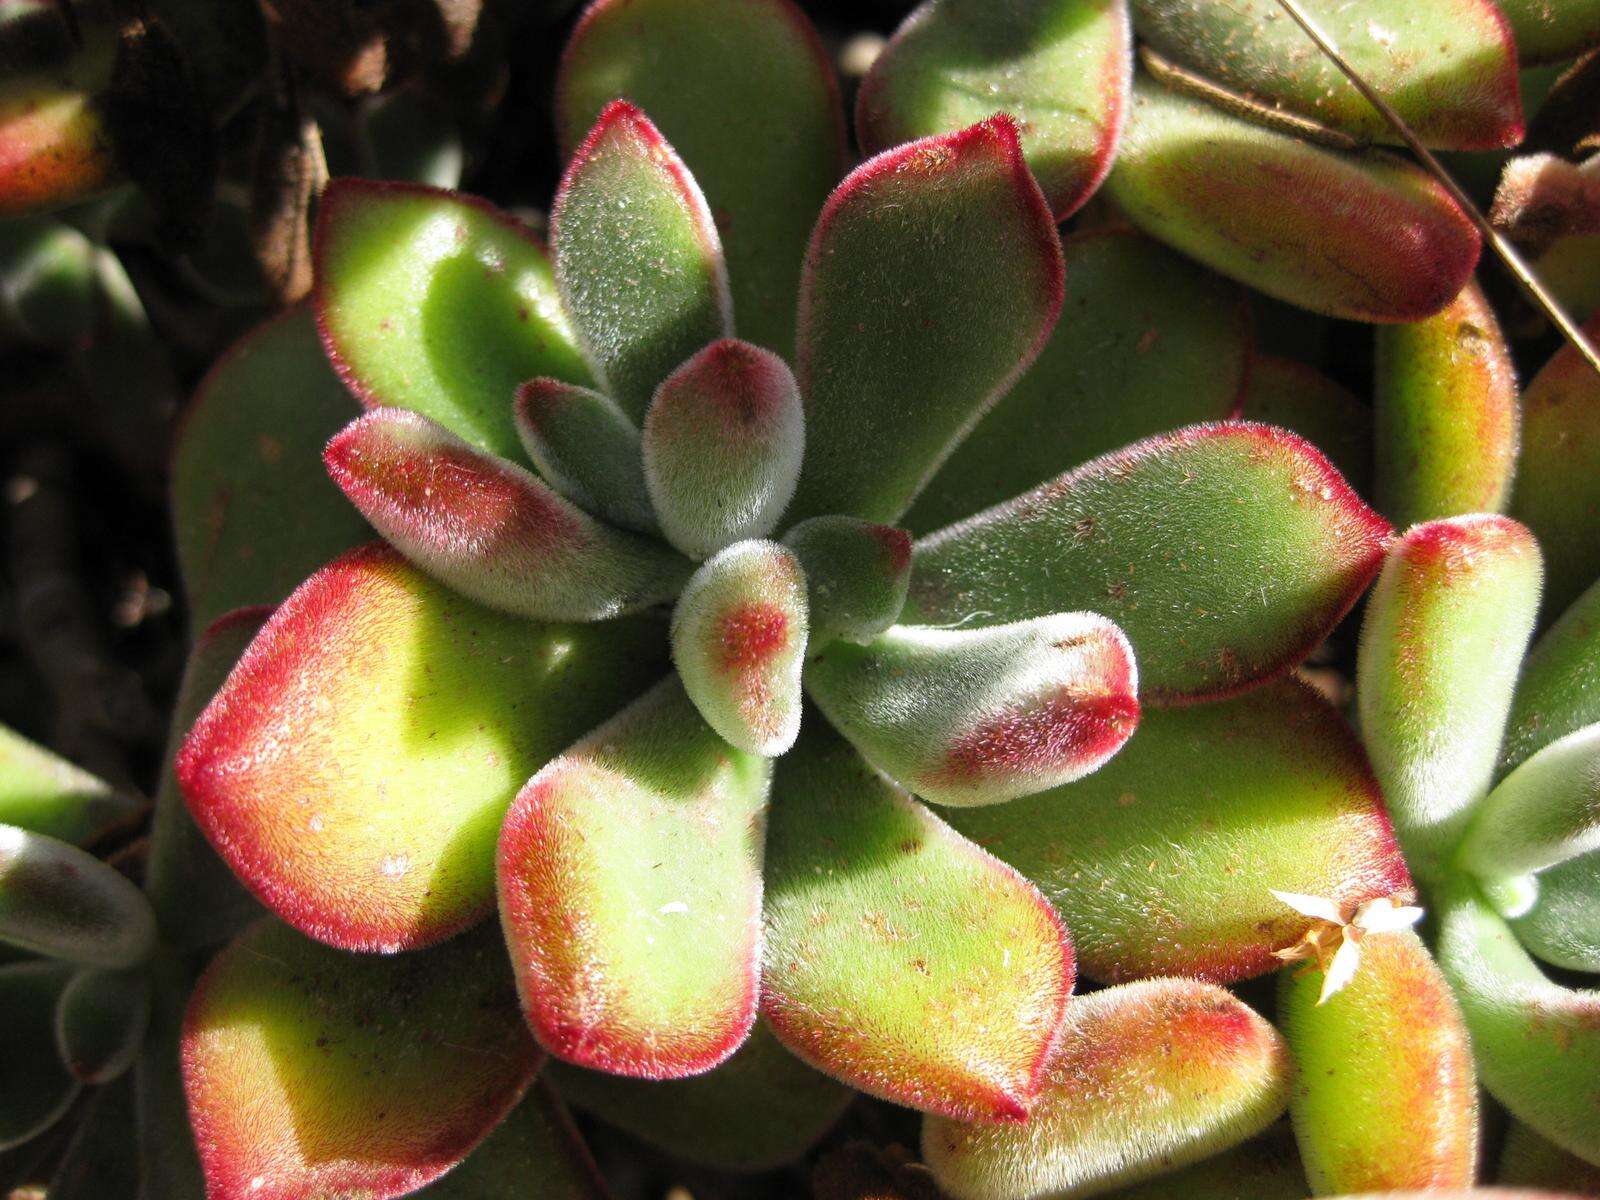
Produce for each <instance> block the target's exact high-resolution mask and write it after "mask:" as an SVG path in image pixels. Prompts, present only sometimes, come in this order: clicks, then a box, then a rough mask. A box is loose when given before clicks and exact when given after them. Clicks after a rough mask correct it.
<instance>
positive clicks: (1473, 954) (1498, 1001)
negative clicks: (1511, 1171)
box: [1436, 879, 1600, 1163]
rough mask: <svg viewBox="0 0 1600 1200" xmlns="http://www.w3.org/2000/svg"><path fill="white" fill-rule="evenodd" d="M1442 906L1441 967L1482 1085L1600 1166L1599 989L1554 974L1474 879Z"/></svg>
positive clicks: (1453, 884) (1445, 896)
mask: <svg viewBox="0 0 1600 1200" xmlns="http://www.w3.org/2000/svg"><path fill="white" fill-rule="evenodd" d="M1437 903H1438V912H1439V939H1438V945H1437V948H1436V953H1437V954H1438V958H1439V966H1440V967H1441V968H1443V970H1444V973H1445V976H1446V977H1447V978H1448V979H1449V980H1450V983H1451V986H1453V987H1454V988H1455V990H1456V998H1457V999H1458V1000H1459V1001H1460V1002H1461V1011H1462V1013H1463V1015H1464V1016H1465V1017H1466V1020H1467V1028H1468V1029H1469V1030H1470V1031H1471V1033H1472V1047H1473V1054H1474V1056H1475V1057H1476V1059H1477V1063H1478V1076H1479V1078H1480V1079H1481V1080H1482V1081H1483V1086H1484V1087H1485V1088H1487V1089H1488V1091H1489V1094H1490V1095H1491V1096H1493V1097H1494V1098H1495V1099H1496V1100H1498V1101H1499V1102H1500V1103H1501V1104H1503V1105H1505V1107H1506V1108H1507V1109H1509V1110H1510V1112H1511V1115H1512V1116H1514V1117H1516V1118H1517V1119H1518V1120H1521V1121H1524V1122H1526V1123H1527V1124H1528V1125H1531V1126H1532V1127H1533V1128H1534V1129H1535V1130H1537V1131H1538V1132H1539V1133H1540V1134H1542V1135H1543V1136H1545V1137H1547V1138H1549V1139H1550V1140H1551V1141H1552V1142H1555V1143H1556V1144H1557V1145H1558V1146H1561V1147H1562V1148H1563V1149H1565V1150H1569V1151H1571V1152H1572V1153H1574V1154H1577V1155H1579V1156H1580V1157H1582V1158H1585V1159H1587V1160H1589V1161H1590V1162H1596V1163H1600V1091H1597V1090H1596V1089H1595V1080H1596V1078H1600V991H1596V990H1592V989H1591V990H1577V989H1574V988H1567V987H1562V986H1561V985H1559V984H1556V983H1553V982H1551V981H1550V980H1549V979H1547V978H1546V977H1545V975H1544V974H1543V972H1541V971H1540V970H1539V968H1538V967H1537V966H1536V965H1535V964H1534V962H1533V959H1531V958H1529V957H1528V953H1527V951H1525V950H1524V949H1523V948H1522V947H1521V946H1520V945H1518V944H1517V940H1516V938H1515V936H1514V935H1513V934H1512V932H1511V929H1510V928H1509V927H1508V926H1507V925H1506V923H1505V922H1504V921H1502V920H1501V919H1500V918H1499V917H1498V916H1496V915H1495V913H1494V912H1493V910H1491V909H1490V908H1489V906H1488V905H1487V904H1486V903H1484V900H1483V898H1482V896H1481V895H1479V894H1478V893H1477V891H1476V889H1475V888H1474V887H1473V885H1472V884H1471V883H1470V882H1468V881H1466V880H1464V879H1455V880H1452V881H1450V882H1449V884H1448V886H1447V888H1445V889H1443V890H1441V892H1440V893H1438V899H1437Z"/></svg>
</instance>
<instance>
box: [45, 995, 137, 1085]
mask: <svg viewBox="0 0 1600 1200" xmlns="http://www.w3.org/2000/svg"><path fill="white" fill-rule="evenodd" d="M149 1024H150V977H149V975H148V974H146V973H145V972H144V971H140V970H134V971H97V970H93V969H88V970H83V971H79V972H78V973H77V974H76V975H74V976H73V977H72V981H71V982H70V983H68V984H67V986H66V989H65V990H64V991H63V992H62V993H61V1001H60V1003H59V1004H58V1005H57V1006H56V1021H55V1035H56V1037H55V1041H56V1049H57V1051H59V1052H60V1054H61V1061H62V1062H64V1063H66V1064H67V1069H68V1070H69V1071H71V1072H72V1075H73V1078H75V1079H77V1080H79V1081H80V1082H82V1083H87V1084H94V1085H99V1084H105V1083H110V1082H111V1081H112V1080H114V1079H117V1078H120V1077H121V1075H122V1074H123V1073H124V1072H125V1071H127V1069H128V1068H129V1067H131V1066H133V1063H134V1060H135V1059H136V1058H138V1057H139V1051H140V1049H141V1044H142V1043H143V1041H144V1035H145V1030H146V1029H147V1028H148V1027H149Z"/></svg>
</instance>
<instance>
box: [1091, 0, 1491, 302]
mask: <svg viewBox="0 0 1600 1200" xmlns="http://www.w3.org/2000/svg"><path fill="white" fill-rule="evenodd" d="M1285 23H1287V22H1285ZM1307 53H1308V54H1315V53H1316V49H1315V47H1313V46H1310V45H1309V44H1308V45H1307ZM1106 193H1107V194H1108V195H1109V196H1110V197H1111V199H1112V200H1114V201H1115V202H1116V204H1117V205H1118V206H1119V207H1120V208H1121V209H1122V210H1123V212H1125V213H1126V214H1127V216H1128V218H1129V219H1130V220H1131V221H1133V223H1134V224H1136V225H1138V226H1139V227H1140V228H1141V229H1143V230H1144V231H1145V232H1146V233H1149V234H1151V235H1153V236H1155V237H1158V238H1160V239H1161V240H1163V241H1165V242H1167V243H1169V244H1170V245H1172V246H1175V247H1176V248H1177V249H1179V250H1182V251H1183V252H1184V253H1185V254H1190V255H1193V256H1194V257H1195V258H1198V259H1199V260H1200V261H1201V262H1203V263H1205V264H1207V265H1208V266H1210V267H1213V268H1215V269H1216V270H1218V271H1221V272H1222V273H1223V274H1224V275H1229V276H1232V277H1233V278H1235V279H1237V280H1239V281H1240V282H1241V283H1245V284H1248V285H1249V286H1251V287H1253V288H1257V289H1258V290H1260V291H1263V292H1266V293H1267V295H1269V296H1275V297H1276V298H1278V299H1279V300H1284V301H1287V302H1288V303H1290V304H1294V305H1298V306H1299V307H1301V308H1309V309H1310V310H1311V311H1312V312H1319V313H1324V314H1326V315H1328V316H1331V317H1342V318H1345V319H1347V320H1355V321H1420V320H1422V319H1423V318H1424V317H1427V316H1431V315H1432V314H1433V313H1436V312H1438V311H1439V310H1440V309H1441V308H1443V307H1444V306H1445V305H1446V304H1448V303H1449V302H1450V301H1451V300H1452V299H1454V298H1455V297H1456V295H1458V294H1459V293H1460V291H1461V289H1462V288H1463V287H1464V286H1465V285H1466V282H1467V280H1468V279H1469V278H1470V277H1471V274H1472V268H1473V266H1474V265H1475V264H1476V263H1477V261H1478V250H1479V237H1478V231H1477V230H1476V229H1475V228H1474V227H1473V226H1472V223H1471V222H1470V221H1468V220H1467V218H1466V216H1465V215H1464V214H1463V213H1462V212H1461V210H1460V209H1458V208H1457V207H1456V205H1455V202H1454V201H1453V200H1451V199H1450V197H1449V195H1448V194H1447V193H1446V192H1445V191H1444V189H1443V188H1442V187H1440V185H1439V184H1437V183H1435V182H1434V181H1433V179H1432V178H1431V177H1429V176H1428V175H1426V174H1424V173H1423V172H1422V170H1421V169H1420V168H1418V167H1415V166H1413V165H1412V164H1411V163H1409V162H1405V161H1403V160H1401V159H1400V158H1397V157H1395V156H1393V155H1389V154H1386V153H1383V152H1380V151H1368V152H1364V153H1360V154H1345V153H1342V152H1340V151H1337V150H1330V149H1326V148H1324V147H1321V146H1316V145H1313V144H1312V143H1310V142H1308V141H1305V140H1304V139H1302V138H1299V137H1296V136H1293V135H1291V134H1288V133H1282V132H1279V131H1277V130H1274V129H1268V128H1266V127H1264V126H1262V125H1258V124H1255V123H1253V122H1250V121H1246V120H1243V119H1241V118H1239V117H1236V116H1232V115H1230V114H1228V113H1226V112H1224V111H1222V110H1221V109H1220V108H1216V107H1214V106H1212V105H1210V104H1207V103H1205V102H1204V101H1202V100H1198V99H1196V98H1194V97H1192V96H1184V95H1181V94H1179V93H1178V92H1175V91H1173V90H1171V89H1170V88H1166V87H1163V86H1162V85H1160V84H1157V83H1152V82H1150V81H1148V80H1145V79H1142V78H1141V79H1139V80H1137V81H1135V83H1134V88H1133V104H1132V107H1131V108H1130V110H1129V113H1128V126H1127V129H1126V130H1125V131H1124V133H1123V138H1122V145H1121V148H1120V149H1119V150H1118V152H1117V162H1116V165H1115V166H1114V167H1113V168H1112V171H1111V174H1110V176H1108V177H1107V179H1106ZM1307 246H1314V247H1316V248H1317V253H1315V254H1307V253H1306V252H1305V251H1306V247H1307Z"/></svg>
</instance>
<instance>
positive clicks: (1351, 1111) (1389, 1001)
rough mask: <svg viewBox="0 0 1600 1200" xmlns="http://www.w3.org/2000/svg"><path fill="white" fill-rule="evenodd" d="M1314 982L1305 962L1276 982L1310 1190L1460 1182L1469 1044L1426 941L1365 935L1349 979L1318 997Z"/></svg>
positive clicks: (1470, 1107)
mask: <svg viewBox="0 0 1600 1200" xmlns="http://www.w3.org/2000/svg"><path fill="white" fill-rule="evenodd" d="M1322 982H1323V977H1322V972H1320V971H1318V970H1316V969H1315V966H1314V964H1312V965H1311V966H1310V969H1305V968H1302V969H1300V970H1295V969H1293V968H1290V969H1288V970H1286V971H1284V973H1283V975H1282V976H1281V977H1280V980H1279V987H1278V1024H1279V1026H1280V1027H1281V1028H1282V1030H1283V1035H1284V1037H1285V1038H1286V1039H1287V1040H1288V1043H1289V1048H1290V1049H1291V1050H1292V1051H1293V1052H1294V1057H1295V1063H1296V1064H1297V1066H1298V1067H1299V1070H1298V1072H1297V1073H1296V1077H1295V1087H1294V1092H1293V1093H1292V1095H1291V1097H1290V1100H1289V1115H1290V1117H1291V1118H1293V1121H1294V1129H1295V1134H1296V1137H1297V1139H1298V1141H1299V1143H1300V1153H1301V1156H1302V1157H1303V1158H1304V1160H1305V1168H1306V1175H1307V1177H1308V1178H1309V1179H1310V1181H1311V1186H1312V1188H1313V1190H1314V1193H1315V1194H1316V1195H1319V1196H1328V1195H1338V1194H1339V1193H1342V1192H1391V1191H1401V1190H1403V1189H1406V1188H1416V1189H1437V1188H1449V1187H1463V1188H1464V1187H1470V1186H1471V1185H1472V1183H1473V1181H1474V1179H1475V1177H1476V1172H1477V1166H1478V1082H1477V1078H1476V1076H1475V1075H1474V1073H1473V1067H1472V1041H1471V1039H1470V1038H1469V1037H1468V1035H1467V1030H1466V1026H1465V1025H1464V1024H1462V1020H1461V1010H1460V1008H1459V1007H1457V1005H1456V1000H1455V997H1454V996H1453V995H1451V993H1450V985H1449V984H1448V983H1446V982H1445V979H1444V976H1443V975H1442V974H1441V973H1440V971H1439V968H1438V966H1436V965H1435V963H1434V961H1433V958H1432V956H1431V955H1429V953H1428V948H1427V947H1426V946H1424V945H1423V944H1422V940H1421V939H1420V938H1418V937H1417V935H1416V934H1414V933H1412V932H1411V931H1410V930H1409V929H1402V930H1397V931H1394V932H1388V933H1369V934H1367V935H1366V937H1364V938H1363V939H1362V941H1361V959H1360V966H1359V967H1358V968H1357V969H1356V973H1355V977H1354V978H1353V979H1352V980H1351V981H1350V983H1349V984H1347V985H1346V986H1345V987H1344V988H1343V989H1341V990H1340V991H1339V992H1337V993H1336V994H1335V995H1333V996H1332V997H1330V998H1329V999H1328V1001H1327V1002H1326V1003H1325V1004H1318V1002H1317V1001H1318V993H1319V991H1320V990H1321V988H1322Z"/></svg>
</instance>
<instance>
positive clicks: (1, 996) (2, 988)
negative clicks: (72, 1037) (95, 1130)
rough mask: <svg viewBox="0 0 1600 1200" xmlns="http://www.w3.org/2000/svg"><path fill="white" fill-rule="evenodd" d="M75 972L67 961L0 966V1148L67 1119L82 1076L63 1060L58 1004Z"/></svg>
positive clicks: (33, 1135) (9, 1147) (11, 1145)
mask: <svg viewBox="0 0 1600 1200" xmlns="http://www.w3.org/2000/svg"><path fill="white" fill-rule="evenodd" d="M71 978H72V968H71V967H70V966H67V965H66V964H65V963H48V962H24V963H13V964H12V965H11V966H8V967H0V1150H10V1149H11V1148H12V1147H13V1146H20V1145H21V1144H22V1143H24V1142H27V1141H30V1140H31V1139H33V1138H34V1137H37V1136H38V1135H39V1134H41V1133H43V1132H44V1131H45V1130H46V1129H49V1128H50V1126H52V1125H54V1124H55V1123H56V1122H57V1121H58V1120H60V1119H61V1116H62V1114H64V1113H65V1112H66V1111H67V1109H68V1108H69V1107H70V1106H71V1104H72V1101H73V1100H74V1099H75V1098H76V1097H77V1095H78V1090H79V1085H78V1081H77V1080H76V1079H74V1078H73V1077H72V1075H71V1074H70V1073H69V1072H68V1071H67V1068H66V1067H65V1066H63V1065H62V1062H61V1056H60V1055H58V1054H57V1053H56V1040H55V1037H54V1035H53V1032H52V1026H53V1025H54V1022H55V1010H56V1005H57V1004H58V1003H59V1002H60V997H61V992H62V990H63V989H64V988H65V987H66V986H67V981H68V980H70V979H71Z"/></svg>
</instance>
